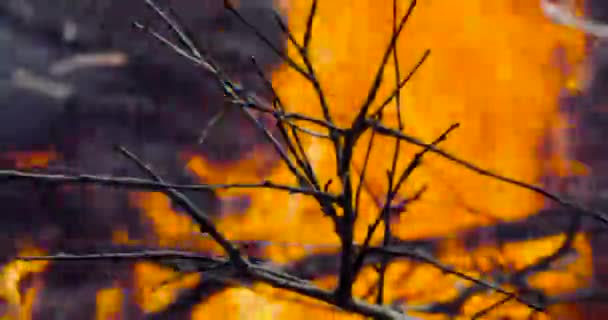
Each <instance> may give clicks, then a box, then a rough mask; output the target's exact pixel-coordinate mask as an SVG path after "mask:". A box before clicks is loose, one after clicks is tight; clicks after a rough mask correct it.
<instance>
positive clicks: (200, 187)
mask: <svg viewBox="0 0 608 320" xmlns="http://www.w3.org/2000/svg"><path fill="white" fill-rule="evenodd" d="M19 180H22V181H36V182H42V183H52V184H95V185H102V186H108V187H121V188H127V189H136V190H143V191H163V190H165V189H167V188H173V189H177V190H182V191H209V190H222V189H260V188H262V189H274V190H281V191H285V192H289V193H294V194H306V195H311V196H316V197H320V198H322V199H325V200H327V201H332V202H333V201H337V197H336V196H334V195H332V194H330V193H327V192H323V191H315V190H311V189H310V188H301V187H295V186H288V185H282V184H277V183H274V182H272V181H263V182H261V183H230V184H192V185H182V184H171V183H160V182H155V181H151V180H147V179H141V178H135V177H114V176H99V175H90V174H80V175H64V174H44V173H35V172H26V171H19V170H0V183H1V182H10V181H19Z"/></svg>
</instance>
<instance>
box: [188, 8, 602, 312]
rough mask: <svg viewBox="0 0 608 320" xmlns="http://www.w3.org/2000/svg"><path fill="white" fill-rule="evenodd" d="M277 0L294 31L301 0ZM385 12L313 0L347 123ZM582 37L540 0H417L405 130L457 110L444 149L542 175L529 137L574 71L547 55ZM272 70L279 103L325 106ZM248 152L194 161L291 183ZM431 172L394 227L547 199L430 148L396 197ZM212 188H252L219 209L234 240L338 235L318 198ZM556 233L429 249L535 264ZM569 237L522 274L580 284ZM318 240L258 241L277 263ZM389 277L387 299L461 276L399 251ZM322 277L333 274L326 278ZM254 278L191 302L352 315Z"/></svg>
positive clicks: (325, 163)
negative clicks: (547, 262) (566, 244)
mask: <svg viewBox="0 0 608 320" xmlns="http://www.w3.org/2000/svg"><path fill="white" fill-rule="evenodd" d="M282 5H283V8H284V10H286V13H287V16H288V17H289V27H290V30H291V31H292V32H293V33H294V35H295V37H296V39H301V38H302V37H303V34H304V30H305V26H306V16H307V13H308V10H309V7H310V1H290V2H285V1H283V2H282ZM406 7H407V6H406V4H400V10H399V11H400V14H403V13H404V12H405V9H406ZM391 21H392V12H391V8H390V5H388V4H387V5H384V6H381V5H378V2H377V1H371V0H368V1H352V2H336V1H322V0H321V1H319V8H318V14H317V17H316V21H315V28H314V31H313V35H314V36H313V40H312V44H311V46H312V49H311V54H312V57H313V62H314V63H315V64H316V66H317V74H318V78H319V79H320V82H321V84H322V86H323V88H324V90H325V92H326V94H327V97H328V100H329V104H330V107H331V110H332V112H333V114H332V115H333V118H334V119H335V120H336V121H337V122H338V123H340V124H348V123H349V122H350V121H351V120H352V118H353V115H354V114H355V113H356V110H357V108H358V106H359V105H360V103H361V102H362V101H363V100H364V98H365V94H366V92H367V90H368V88H369V86H370V84H371V80H372V77H373V76H374V74H375V70H376V68H377V67H378V63H379V61H380V57H381V55H382V53H383V50H384V49H385V47H386V45H387V43H388V38H389V37H390V34H391V28H392V27H391ZM584 42H585V40H584V37H583V35H582V34H580V33H578V32H576V31H573V30H569V29H566V28H563V27H560V26H556V25H553V24H551V23H550V22H549V21H547V20H546V19H545V18H544V17H543V16H542V13H541V11H540V8H539V7H538V4H537V3H536V2H531V3H529V2H528V3H525V2H521V1H514V0H496V1H481V0H464V1H457V2H453V1H452V2H445V1H443V2H430V1H420V3H419V4H418V7H417V9H416V12H415V14H414V16H413V18H412V20H411V21H410V22H408V26H407V27H406V31H405V32H404V35H403V37H402V39H401V41H400V43H399V45H398V50H399V59H400V64H401V68H402V69H405V68H407V67H408V66H412V65H413V64H414V62H415V61H416V59H418V58H419V56H420V55H421V54H422V52H423V50H424V49H426V48H431V49H432V55H431V59H430V60H429V61H428V62H427V63H425V65H424V66H423V68H422V70H421V71H420V72H419V74H417V75H416V76H415V79H414V80H413V81H412V82H411V83H410V84H408V86H407V87H406V89H405V91H404V92H403V94H402V97H401V102H402V105H403V119H404V121H405V125H406V131H407V132H408V133H411V134H415V135H416V136H419V137H422V138H424V139H426V140H427V141H430V140H432V139H433V138H435V137H436V136H437V135H438V134H440V133H441V132H442V131H443V130H444V129H446V128H447V127H448V126H449V125H450V124H452V123H453V122H455V121H458V122H460V123H461V124H462V127H461V129H459V130H458V131H457V133H455V134H454V135H453V136H452V137H450V138H449V139H448V141H447V142H445V144H444V145H443V147H444V148H445V149H447V150H450V151H453V152H455V153H456V154H458V155H460V156H462V157H464V158H465V159H471V160H472V161H473V162H475V163H480V164H484V165H487V166H490V167H491V168H493V169H495V171H497V172H499V173H502V174H505V175H509V176H513V177H518V178H521V179H524V180H527V181H539V180H540V178H541V177H542V176H543V175H544V174H547V172H544V171H543V168H544V166H543V162H544V159H542V158H541V157H540V156H539V154H538V150H539V149H540V147H541V144H542V143H543V141H544V140H543V138H544V137H545V136H546V135H550V134H551V131H552V129H553V128H555V127H559V126H560V125H561V121H562V120H561V118H560V117H561V115H560V113H559V108H558V97H559V94H560V92H561V90H562V89H563V88H570V89H572V88H576V87H577V86H576V85H574V84H573V82H575V77H576V74H575V72H569V71H567V70H564V69H563V68H557V67H555V65H554V64H552V63H551V60H552V57H553V56H554V55H555V52H556V51H557V50H561V51H562V59H563V61H562V62H564V63H565V64H566V65H570V66H572V65H576V64H579V63H580V62H581V61H582V59H583V58H584ZM289 50H290V52H291V53H293V54H292V56H295V50H294V48H293V47H289ZM402 72H404V73H405V72H407V70H404V71H402ZM393 79H394V72H393V71H392V67H391V68H389V69H388V70H387V72H386V75H385V81H384V83H385V85H384V87H383V88H382V90H381V92H380V94H379V96H380V97H383V96H386V95H387V94H388V93H389V92H390V90H392V88H393V87H392V86H391V85H386V84H387V83H388V84H392V83H394V80H393ZM273 83H274V84H275V86H276V89H277V91H278V93H279V95H280V96H281V98H282V99H283V100H284V101H286V102H287V105H288V108H289V111H297V112H302V113H305V114H308V115H314V116H317V117H321V108H320V107H319V105H318V103H316V101H317V98H316V96H315V93H314V91H313V89H312V87H311V86H310V85H309V84H308V83H306V80H305V79H302V78H301V77H300V76H299V75H298V74H296V73H295V72H293V71H291V70H289V68H288V67H287V66H283V67H282V68H281V69H280V70H278V71H277V72H275V73H274V74H273ZM388 113H389V114H387V115H386V116H385V119H392V118H394V113H395V111H394V109H392V110H391V111H390V112H388ZM393 124H394V122H393ZM367 139H369V136H367V137H364V138H363V142H364V143H360V146H359V148H358V149H357V150H356V152H355V163H356V164H357V165H359V164H361V163H362V158H363V156H364V152H365V144H366V142H367V141H366V140H367ZM376 139H377V143H376V145H375V147H374V153H373V155H372V162H371V163H373V164H374V165H373V166H371V168H369V171H368V173H367V179H368V184H369V185H370V187H371V188H372V189H375V192H376V194H378V195H380V194H382V192H384V190H383V189H382V188H383V184H384V181H385V172H386V170H387V169H388V168H389V166H390V163H389V161H386V157H387V155H389V154H391V153H392V148H393V143H391V141H390V140H389V139H383V138H376ZM305 145H306V150H307V152H308V155H309V156H310V158H311V160H312V161H313V166H314V167H315V168H317V170H318V173H319V176H320V177H321V180H322V181H327V179H330V178H333V177H334V176H333V174H334V168H335V164H334V162H333V161H334V156H333V154H332V147H331V146H330V145H329V143H328V142H325V141H318V140H311V139H309V140H306V141H305ZM416 151H417V148H414V147H411V146H406V147H405V148H404V150H403V151H402V152H401V159H410V157H411V156H412V155H413V153H414V152H416ZM554 152H555V153H556V154H553V155H551V156H552V158H553V159H555V158H558V159H559V158H561V159H567V158H568V157H567V156H568V155H567V154H563V152H565V151H564V150H562V149H557V151H554ZM560 152H562V153H561V154H560ZM256 157H264V154H262V153H259V152H253V153H252V154H251V156H249V157H247V158H245V159H243V160H242V161H240V162H239V163H236V164H221V165H217V164H213V163H209V162H207V161H206V160H205V159H202V158H195V159H193V160H192V161H191V163H190V168H191V169H193V170H194V171H195V172H197V173H198V174H199V175H200V176H201V177H202V178H203V179H204V181H205V182H207V183H234V182H259V181H260V180H261V179H270V180H272V181H276V182H285V183H293V182H294V181H293V178H292V176H291V175H290V173H289V172H288V170H287V169H286V168H285V167H284V166H281V165H278V164H277V165H275V166H274V167H273V168H272V171H271V172H269V173H268V172H266V173H264V174H261V175H259V174H255V173H256V172H259V170H257V169H258V168H259V165H260V163H259V162H256ZM562 164H563V160H562ZM359 167H360V165H359ZM563 167H566V168H568V167H570V168H575V169H572V171H576V172H574V173H575V174H581V172H580V171H581V170H576V168H578V167H580V165H579V164H577V163H572V164H567V165H566V166H562V168H563ZM562 172H563V169H562ZM551 173H552V174H555V172H551ZM427 184H428V185H429V190H428V192H426V193H425V194H424V196H423V199H422V200H421V201H419V202H416V203H413V204H411V206H410V207H409V208H408V211H407V213H406V214H404V215H402V216H401V217H400V221H399V223H398V224H396V225H395V227H394V230H393V232H394V234H395V236H398V237H399V238H401V239H420V238H423V237H431V236H446V235H447V236H449V235H450V234H454V233H456V232H457V231H461V230H464V229H466V228H471V227H476V226H481V225H488V224H491V223H496V222H497V221H510V220H515V219H518V218H523V217H525V216H528V215H531V214H534V213H536V212H538V210H539V209H541V208H542V207H543V205H544V201H543V199H540V198H539V197H537V196H536V195H534V194H531V193H530V192H528V191H525V190H521V189H518V188H516V187H512V186H507V185H505V184H503V183H501V182H497V181H492V180H489V179H486V178H484V177H480V176H478V175H476V174H473V173H471V172H468V171H466V170H464V169H462V168H459V167H457V166H454V165H452V164H450V163H448V162H446V161H443V160H441V159H438V158H437V157H433V156H429V158H428V161H427V162H426V163H425V165H424V166H422V168H420V169H419V170H417V171H416V173H415V174H414V176H413V178H412V180H411V181H410V183H409V185H408V186H407V187H406V190H405V192H404V194H403V196H404V197H405V196H406V195H408V194H411V193H412V192H413V191H415V190H418V189H419V188H420V187H421V186H422V185H427ZM219 195H220V197H222V198H223V199H226V200H227V201H229V200H230V199H232V198H234V197H237V196H246V197H248V198H249V199H250V200H251V202H250V204H251V205H250V207H249V209H248V210H247V211H246V212H245V213H243V212H231V210H223V211H222V217H221V218H220V219H218V224H219V226H220V228H221V229H222V230H223V231H224V232H225V233H226V234H227V235H228V236H229V237H230V238H231V239H235V240H248V239H249V240H251V239H258V240H269V241H273V242H290V243H306V244H317V245H320V244H337V243H338V241H337V238H336V236H335V235H334V233H333V228H332V226H331V224H330V221H329V220H328V219H326V218H324V217H323V214H322V213H321V212H320V210H319V208H318V205H317V204H316V203H315V202H314V200H311V199H309V198H306V197H301V196H293V195H286V194H281V193H274V192H269V191H266V190H263V191H259V190H230V191H222V192H220V193H219ZM362 200H363V201H362V206H361V208H362V211H361V212H360V214H359V224H358V226H357V236H356V238H357V239H358V241H361V240H362V238H363V237H364V235H365V231H366V228H367V226H368V224H369V223H370V222H371V221H372V220H373V219H374V218H375V216H376V213H377V207H376V206H377V204H376V202H375V200H374V199H373V197H370V196H369V195H366V196H364V197H363V199H362ZM471 208H474V209H475V210H471ZM488 216H489V217H491V219H488ZM564 237H565V235H563V234H562V235H557V236H552V237H547V238H543V239H536V240H531V241H525V242H518V243H509V244H506V245H504V246H502V247H500V248H498V247H492V246H490V247H481V248H478V249H476V250H475V251H473V252H470V250H469V251H467V250H466V249H465V248H464V245H463V244H462V243H460V242H459V241H457V240H456V241H454V243H452V244H448V243H446V244H445V245H444V247H443V248H442V250H441V251H442V253H441V254H440V256H439V258H441V260H442V261H445V262H446V263H450V264H452V265H453V266H455V267H457V268H458V269H460V270H465V271H469V273H470V274H471V275H480V274H481V273H483V272H488V271H491V267H492V266H496V265H500V266H503V267H506V268H521V267H522V266H523V265H524V264H530V263H533V262H534V261H536V260H537V259H539V258H541V257H543V256H545V255H548V254H551V253H552V252H553V251H552V250H556V249H557V248H558V247H559V246H560V244H561V243H562V242H563V239H564ZM573 247H574V248H576V249H577V256H576V257H575V258H574V259H570V261H566V262H563V263H565V264H566V265H567V266H564V267H561V268H556V270H555V271H550V272H543V273H539V274H537V275H535V276H533V277H532V278H531V279H530V282H531V283H532V284H533V285H535V286H536V287H538V288H542V289H545V290H546V292H547V293H551V294H553V293H564V292H568V291H571V290H572V289H574V288H577V287H581V286H585V285H587V284H588V282H589V281H590V276H591V274H590V273H591V271H590V270H591V269H592V268H591V261H590V260H591V258H590V257H591V256H590V246H589V244H588V242H587V239H586V238H585V236H584V235H583V234H580V235H578V236H577V237H576V240H575V241H574V245H573ZM326 250H328V249H308V250H306V249H304V248H302V247H288V248H285V247H282V246H269V247H268V248H267V249H266V251H265V254H266V255H268V256H269V257H271V258H272V259H273V260H275V261H278V262H287V261H290V260H294V259H298V258H301V257H303V256H305V255H307V254H312V253H319V252H320V251H326ZM333 250H335V249H333ZM566 260H568V259H566ZM484 261H485V265H484ZM490 262H491V263H490ZM405 277H407V278H405ZM388 279H389V280H387V297H388V299H399V301H403V302H406V303H407V305H418V304H424V303H430V302H436V301H437V300H443V301H445V300H447V299H450V298H454V296H455V295H456V294H457V288H458V287H461V286H463V285H465V284H466V283H463V281H462V280H459V279H458V278H457V277H455V276H446V275H443V274H442V273H441V271H439V270H437V269H435V268H433V267H431V266H424V265H418V264H412V263H407V262H402V263H398V264H394V265H393V266H391V268H390V269H389V273H388ZM319 281H320V282H319V283H320V284H324V285H326V286H332V285H333V284H334V283H335V278H329V279H324V280H319ZM375 281H376V275H375V272H373V271H372V270H371V269H370V270H365V271H364V273H363V275H362V276H361V277H360V279H359V281H358V282H357V283H356V288H355V291H356V292H357V293H359V294H364V293H365V290H368V289H369V288H370V286H371V285H372V284H373V283H374V282H375ZM466 285H469V284H466ZM255 290H258V291H257V292H258V294H259V296H260V298H254V297H253V296H252V295H251V294H250V293H247V292H249V289H231V290H230V291H229V292H223V293H220V294H218V297H217V299H211V300H210V301H208V302H207V303H205V304H204V305H202V306H200V308H201V310H203V309H204V310H207V312H211V313H217V314H223V318H225V319H244V318H247V319H251V314H249V315H248V316H245V317H243V316H239V313H232V312H230V313H229V315H227V314H226V313H222V310H224V311H228V310H227V309H228V308H230V307H229V306H230V305H233V306H235V305H240V302H243V301H244V300H243V299H254V300H255V301H258V302H257V303H258V304H259V305H257V306H256V307H255V308H253V309H256V308H260V310H262V309H264V310H265V309H266V308H267V307H268V308H270V309H271V310H274V311H273V312H278V311H276V310H277V308H278V309H279V310H280V313H279V314H280V315H282V316H283V317H287V316H289V318H290V319H298V318H302V319H305V318H306V319H307V318H310V317H311V316H315V315H318V316H333V317H334V318H342V317H348V318H350V317H351V316H346V315H343V314H340V313H337V312H336V311H335V310H333V309H332V308H329V307H327V306H322V305H320V304H319V303H315V302H310V303H312V304H314V305H317V306H319V308H309V307H307V304H306V303H302V301H303V300H305V299H302V298H300V299H299V300H300V301H299V302H296V303H294V302H293V301H291V302H290V301H289V300H290V299H289V297H290V296H291V295H289V294H285V293H281V292H280V291H278V290H272V289H269V288H267V287H264V286H262V285H260V286H258V287H255ZM220 297H221V298H220ZM273 297H274V298H273ZM501 298H502V297H501V296H500V295H499V294H486V293H484V294H482V295H477V296H474V297H473V298H471V299H470V300H469V301H468V302H467V303H466V304H465V306H464V308H463V310H464V312H465V313H466V315H468V316H469V317H470V315H472V314H473V313H475V312H476V311H478V310H480V309H483V307H485V306H488V305H490V304H492V303H493V302H495V301H497V300H499V299H501ZM277 304H278V306H277ZM560 308H561V309H560V310H559V313H560V314H568V315H570V316H569V317H568V318H569V319H572V318H575V317H576V314H575V312H574V310H573V309H567V308H566V309H564V308H563V307H560ZM317 312H318V313H317ZM573 312H574V313H573ZM529 313H530V310H529V309H528V308H527V307H526V306H522V305H521V304H518V303H516V302H509V303H507V304H505V306H504V307H502V308H499V309H498V310H497V311H495V312H494V313H492V314H491V315H490V316H491V317H493V318H499V317H503V316H507V315H508V316H510V317H512V318H515V319H519V318H522V317H527V316H528V315H529ZM198 314H201V316H200V318H203V316H202V313H197V312H195V315H198ZM274 317H278V318H282V317H281V316H277V314H274V316H272V315H269V314H266V313H264V312H262V314H260V315H259V317H258V318H259V319H271V318H274ZM539 317H540V318H543V317H546V316H545V315H539ZM258 318H256V319H258ZM431 318H432V317H431ZM439 318H441V317H439Z"/></svg>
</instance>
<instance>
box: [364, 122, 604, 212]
mask: <svg viewBox="0 0 608 320" xmlns="http://www.w3.org/2000/svg"><path fill="white" fill-rule="evenodd" d="M367 122H368V123H369V125H370V126H372V127H373V129H374V130H376V131H377V132H378V133H380V134H382V135H386V136H392V137H397V138H399V139H401V140H403V141H407V142H408V143H411V144H414V145H417V146H420V147H423V148H429V150H430V151H431V152H433V153H436V154H438V155H440V156H442V157H443V158H445V159H447V160H450V161H452V162H454V163H456V164H458V165H460V166H462V167H464V168H467V169H469V170H471V171H474V172H476V173H477V174H480V175H482V176H486V177H490V178H493V179H496V180H499V181H502V182H505V183H508V184H512V185H515V186H518V187H521V188H524V189H527V190H530V191H532V192H534V193H537V194H540V195H542V196H544V197H546V198H547V199H550V200H552V201H554V202H556V203H558V204H560V205H562V206H563V207H566V208H569V209H572V210H575V211H577V212H579V213H581V214H584V215H588V216H590V217H593V218H595V219H597V220H599V221H601V222H602V223H606V224H608V214H606V213H605V212H603V211H600V210H595V209H590V208H587V207H585V206H583V205H581V204H579V203H576V202H574V201H570V200H566V199H563V198H561V197H560V196H558V195H556V194H554V193H551V192H549V191H547V190H545V189H543V188H541V187H539V186H535V185H532V184H529V183H526V182H522V181H519V180H515V179H513V178H509V177H506V176H503V175H500V174H497V173H494V172H492V171H490V170H487V169H483V168H481V167H479V166H477V165H475V164H473V163H471V162H469V161H466V160H463V159H461V158H459V157H457V156H455V155H452V154H451V153H449V152H447V151H444V150H443V149H440V148H438V147H435V146H433V145H432V144H428V143H425V142H423V141H422V140H420V139H418V138H416V137H413V136H410V135H407V134H404V133H402V132H399V131H398V130H396V129H392V128H389V127H386V126H384V125H383V124H381V123H378V122H377V121H375V120H372V119H369V120H368V121H367Z"/></svg>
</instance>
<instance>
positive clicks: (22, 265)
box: [0, 246, 48, 320]
mask: <svg viewBox="0 0 608 320" xmlns="http://www.w3.org/2000/svg"><path fill="white" fill-rule="evenodd" d="M43 254H45V252H44V251H42V250H40V249H37V248H34V247H31V246H25V247H24V248H22V249H21V250H20V251H19V254H18V255H20V256H36V255H43ZM47 266H48V261H22V260H14V261H11V262H9V263H7V264H6V265H4V266H3V267H2V271H1V272H0V279H1V281H0V285H1V286H0V298H2V299H4V300H5V301H6V302H7V304H8V308H9V309H8V314H6V315H4V316H6V317H8V318H9V319H20V320H21V319H22V320H27V319H30V317H31V311H32V307H33V303H34V300H35V296H36V292H37V291H38V290H39V289H40V288H39V287H40V284H39V283H38V284H36V282H35V283H34V285H33V286H32V287H30V288H27V289H26V292H25V294H22V292H21V290H20V283H21V281H22V280H23V279H24V278H25V277H27V276H28V275H31V274H36V273H41V272H43V271H44V270H45V269H46V268H47Z"/></svg>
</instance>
